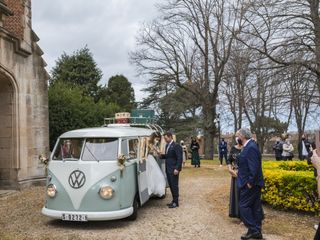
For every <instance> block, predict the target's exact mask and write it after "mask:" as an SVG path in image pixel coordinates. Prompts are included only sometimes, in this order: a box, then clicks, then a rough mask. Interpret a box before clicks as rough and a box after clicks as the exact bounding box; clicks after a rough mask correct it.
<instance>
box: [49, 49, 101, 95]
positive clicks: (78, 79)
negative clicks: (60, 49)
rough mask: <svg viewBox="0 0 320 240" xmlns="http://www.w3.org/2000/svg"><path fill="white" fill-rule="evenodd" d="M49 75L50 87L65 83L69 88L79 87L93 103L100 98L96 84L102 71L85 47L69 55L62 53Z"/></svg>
mask: <svg viewBox="0 0 320 240" xmlns="http://www.w3.org/2000/svg"><path fill="white" fill-rule="evenodd" d="M51 75H52V78H51V80H50V85H54V84H55V83H57V82H65V83H68V84H70V85H71V86H81V87H82V88H83V93H84V94H85V95H88V96H91V97H93V98H94V100H95V101H98V100H99V98H100V97H99V95H98V93H99V86H98V82H99V81H100V80H101V78H102V71H101V70H100V69H99V68H98V67H97V64H96V62H95V61H94V59H93V56H92V53H91V52H90V50H89V49H88V47H87V46H85V47H84V48H82V49H80V50H77V51H75V52H74V53H73V54H71V55H68V54H66V53H63V54H62V55H61V57H60V58H59V59H58V60H57V61H56V66H55V67H54V68H53V69H52V71H51Z"/></svg>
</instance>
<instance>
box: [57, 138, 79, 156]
mask: <svg viewBox="0 0 320 240" xmlns="http://www.w3.org/2000/svg"><path fill="white" fill-rule="evenodd" d="M83 142H84V139H79V138H68V139H67V138H61V139H60V140H59V143H58V145H57V147H56V150H55V151H54V155H53V160H73V161H77V160H79V158H80V154H81V149H82V145H83Z"/></svg>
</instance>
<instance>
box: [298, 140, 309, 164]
mask: <svg viewBox="0 0 320 240" xmlns="http://www.w3.org/2000/svg"><path fill="white" fill-rule="evenodd" d="M310 146H311V144H310V142H309V141H308V138H306V137H305V135H304V134H303V135H302V136H301V140H300V142H299V143H298V152H299V159H300V160H305V159H307V158H308V155H309V152H310Z"/></svg>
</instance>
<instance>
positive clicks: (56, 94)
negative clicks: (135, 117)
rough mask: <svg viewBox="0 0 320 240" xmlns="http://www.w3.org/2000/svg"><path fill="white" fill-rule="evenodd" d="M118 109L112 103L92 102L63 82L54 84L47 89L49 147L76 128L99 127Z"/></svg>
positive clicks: (78, 89) (78, 88)
mask: <svg viewBox="0 0 320 240" xmlns="http://www.w3.org/2000/svg"><path fill="white" fill-rule="evenodd" d="M118 111H120V107H119V106H117V105H116V104H114V103H109V104H106V102H105V101H103V100H99V101H98V102H94V100H93V98H91V97H90V96H83V89H82V88H81V87H79V86H72V85H71V84H69V83H65V82H56V83H55V84H54V85H52V86H50V89H49V129H50V147H51V149H52V148H53V146H54V143H55V141H56V140H57V138H58V137H59V136H60V135H61V134H62V133H64V132H66V131H70V130H73V129H78V128H86V127H99V126H102V125H103V123H104V118H105V117H113V116H114V114H115V113H116V112H118Z"/></svg>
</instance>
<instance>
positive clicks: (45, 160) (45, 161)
mask: <svg viewBox="0 0 320 240" xmlns="http://www.w3.org/2000/svg"><path fill="white" fill-rule="evenodd" d="M39 160H40V162H41V163H42V164H44V168H45V175H48V164H49V158H48V157H47V156H46V154H40V155H39Z"/></svg>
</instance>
